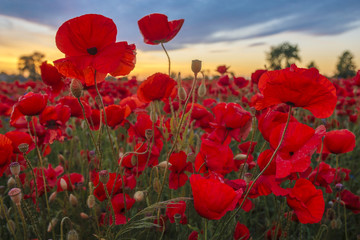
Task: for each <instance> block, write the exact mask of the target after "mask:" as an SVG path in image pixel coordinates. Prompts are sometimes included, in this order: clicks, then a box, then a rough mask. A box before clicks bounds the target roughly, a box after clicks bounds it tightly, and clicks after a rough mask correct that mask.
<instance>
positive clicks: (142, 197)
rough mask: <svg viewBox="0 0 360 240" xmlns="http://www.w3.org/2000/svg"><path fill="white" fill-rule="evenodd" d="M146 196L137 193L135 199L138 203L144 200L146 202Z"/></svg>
mask: <svg viewBox="0 0 360 240" xmlns="http://www.w3.org/2000/svg"><path fill="white" fill-rule="evenodd" d="M144 196H145V194H144V192H143V191H137V192H135V194H134V199H135V201H137V202H141V201H142V200H144Z"/></svg>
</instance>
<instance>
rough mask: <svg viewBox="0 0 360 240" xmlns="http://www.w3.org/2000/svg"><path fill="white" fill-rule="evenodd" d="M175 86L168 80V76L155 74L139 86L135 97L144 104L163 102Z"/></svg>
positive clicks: (172, 81)
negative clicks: (156, 101)
mask: <svg viewBox="0 0 360 240" xmlns="http://www.w3.org/2000/svg"><path fill="white" fill-rule="evenodd" d="M176 85H177V83H176V81H175V80H174V79H172V78H170V77H169V75H167V74H163V73H155V74H153V75H151V76H150V77H148V78H147V79H146V80H145V81H143V82H142V83H141V84H140V86H139V88H138V90H137V96H138V98H139V100H140V101H142V102H144V103H149V102H151V101H155V100H165V99H168V98H169V97H170V95H171V94H172V91H173V89H174V87H175V86H176Z"/></svg>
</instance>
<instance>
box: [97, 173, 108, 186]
mask: <svg viewBox="0 0 360 240" xmlns="http://www.w3.org/2000/svg"><path fill="white" fill-rule="evenodd" d="M99 178H100V182H102V183H103V184H107V182H108V181H109V172H108V171H107V170H102V171H100V172H99Z"/></svg>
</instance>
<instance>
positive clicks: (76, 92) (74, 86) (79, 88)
mask: <svg viewBox="0 0 360 240" xmlns="http://www.w3.org/2000/svg"><path fill="white" fill-rule="evenodd" d="M83 90H84V86H83V85H82V83H81V81H80V80H78V79H76V78H73V80H71V84H70V91H71V94H72V95H73V96H74V97H76V98H80V97H81V95H82V92H83Z"/></svg>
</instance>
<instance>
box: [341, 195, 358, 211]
mask: <svg viewBox="0 0 360 240" xmlns="http://www.w3.org/2000/svg"><path fill="white" fill-rule="evenodd" d="M340 197H341V201H343V202H344V204H345V206H346V208H347V209H350V210H351V211H352V212H353V213H355V214H359V213H360V196H357V195H355V194H353V193H352V192H350V191H349V190H346V189H345V190H343V191H342V192H341V193H340Z"/></svg>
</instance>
